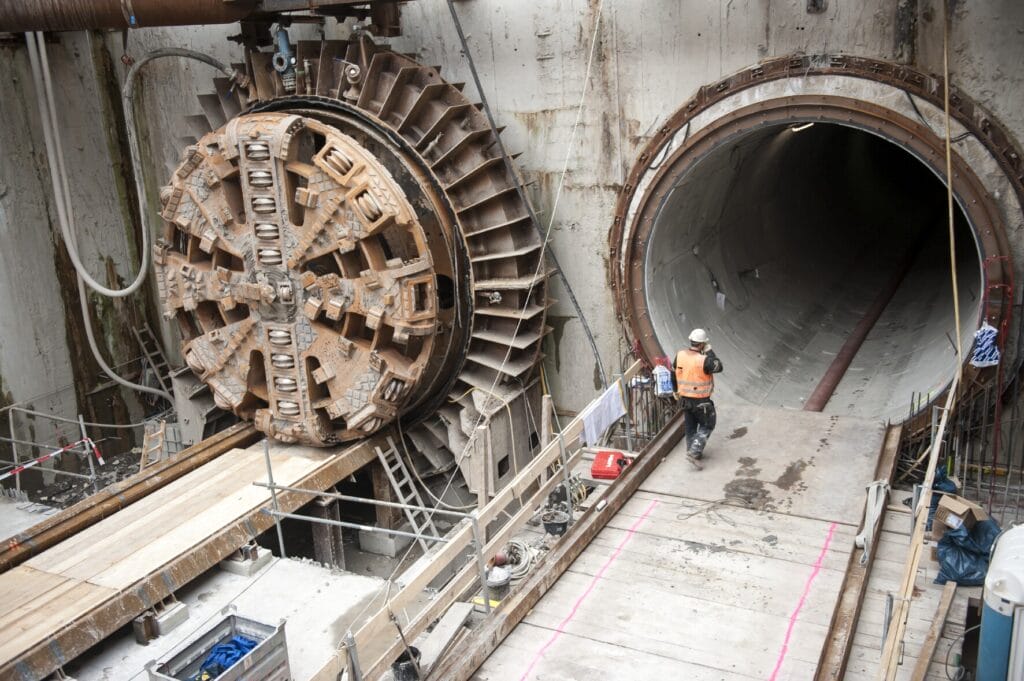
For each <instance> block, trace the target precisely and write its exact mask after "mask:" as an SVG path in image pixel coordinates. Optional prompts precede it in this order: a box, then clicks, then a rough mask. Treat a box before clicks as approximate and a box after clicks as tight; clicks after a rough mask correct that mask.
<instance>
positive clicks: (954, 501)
mask: <svg viewBox="0 0 1024 681" xmlns="http://www.w3.org/2000/svg"><path fill="white" fill-rule="evenodd" d="M986 518H988V515H987V514H986V513H985V510H984V509H983V508H982V507H981V506H978V505H977V504H975V503H973V502H970V501H968V500H967V499H964V498H963V497H958V496H956V495H955V494H943V495H942V498H941V499H939V507H938V508H937V509H936V510H935V518H934V520H933V521H932V532H931V538H932V539H934V540H936V541H938V540H939V539H942V535H944V534H945V533H946V530H947V529H954V530H955V529H957V528H959V527H961V526H965V527H967V529H968V530H970V529H971V528H973V527H974V526H975V525H976V524H978V523H979V522H981V521H982V520H985V519H986Z"/></svg>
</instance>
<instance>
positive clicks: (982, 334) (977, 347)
mask: <svg viewBox="0 0 1024 681" xmlns="http://www.w3.org/2000/svg"><path fill="white" fill-rule="evenodd" d="M998 335H999V332H998V331H997V330H996V328H995V327H994V326H991V325H990V324H989V323H988V322H982V323H981V328H980V329H978V330H977V331H975V332H974V351H973V352H971V366H976V367H978V368H982V367H994V366H996V365H997V364H999V359H1000V355H999V346H998V345H997V344H996V337H997V336H998Z"/></svg>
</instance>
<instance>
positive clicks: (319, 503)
mask: <svg viewBox="0 0 1024 681" xmlns="http://www.w3.org/2000/svg"><path fill="white" fill-rule="evenodd" d="M310 510H311V511H312V515H313V516H315V517H317V518H320V519H322V520H341V510H340V509H339V508H338V500H337V499H331V498H329V497H317V498H316V499H314V500H313V503H312V505H311V506H310ZM311 525H312V527H313V556H314V557H315V558H316V561H317V562H318V563H323V564H325V565H332V566H334V567H337V568H341V569H342V570H344V569H345V543H344V539H343V537H342V533H341V527H338V526H337V525H325V524H323V523H311Z"/></svg>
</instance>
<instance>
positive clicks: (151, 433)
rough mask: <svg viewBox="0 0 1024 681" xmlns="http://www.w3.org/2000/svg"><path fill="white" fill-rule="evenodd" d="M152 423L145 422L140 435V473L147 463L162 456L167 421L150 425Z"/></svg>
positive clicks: (155, 460) (153, 461)
mask: <svg viewBox="0 0 1024 681" xmlns="http://www.w3.org/2000/svg"><path fill="white" fill-rule="evenodd" d="M152 425H153V424H147V425H146V430H145V432H144V433H143V435H142V454H141V455H140V456H139V472H140V473H141V472H142V471H143V470H144V469H145V468H146V466H148V465H149V464H151V463H156V462H157V461H160V460H161V459H162V458H164V440H165V438H166V435H167V431H166V429H167V422H166V421H161V422H160V425H159V426H156V427H150V426H152Z"/></svg>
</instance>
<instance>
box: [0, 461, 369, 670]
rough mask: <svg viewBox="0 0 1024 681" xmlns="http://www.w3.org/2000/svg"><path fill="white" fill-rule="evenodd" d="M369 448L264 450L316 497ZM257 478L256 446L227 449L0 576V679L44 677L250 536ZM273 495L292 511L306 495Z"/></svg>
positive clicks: (256, 522)
mask: <svg viewBox="0 0 1024 681" xmlns="http://www.w3.org/2000/svg"><path fill="white" fill-rule="evenodd" d="M371 445H372V442H370V443H362V444H359V445H356V446H352V447H349V448H347V449H344V450H326V449H315V448H309V447H298V446H289V445H272V446H271V459H272V461H273V467H274V479H275V482H277V483H278V484H281V485H286V486H298V487H305V488H308V489H316V490H318V491H322V490H323V489H326V487H328V486H330V485H332V484H334V483H336V482H337V481H338V480H340V479H342V478H344V477H346V476H348V475H350V474H351V473H353V472H354V471H356V470H358V469H359V468H361V467H362V466H364V465H366V464H367V463H368V462H370V461H371V460H373V459H374V456H373V452H372V447H371ZM266 479H267V470H266V464H265V460H264V453H263V445H262V443H258V444H256V445H253V446H252V447H250V448H248V449H237V450H233V451H231V452H228V453H226V454H224V455H223V456H221V457H219V458H217V459H215V460H213V461H211V462H210V463H208V464H206V465H205V466H203V467H201V468H198V469H196V470H194V471H192V472H190V473H188V474H187V475H185V476H183V477H181V478H179V479H178V480H176V481H174V482H172V483H170V484H169V485H167V486H166V487H164V488H162V489H160V490H158V491H156V492H154V493H153V494H151V495H149V496H147V497H145V498H144V499H141V500H140V501H138V502H136V503H134V504H132V505H131V506H129V507H127V508H126V509H124V510H122V511H121V512H119V513H116V514H114V515H113V516H110V517H108V518H106V519H104V520H102V521H100V522H99V523H97V524H95V525H93V526H92V527H89V528H88V529H86V530H84V531H82V532H80V533H78V534H76V535H74V536H73V537H70V538H69V539H67V540H65V541H64V542H62V543H60V544H57V545H56V546H54V547H53V548H51V549H49V550H48V551H45V552H43V553H41V554H39V555H38V556H35V557H34V558H32V559H31V560H29V561H27V562H26V563H25V564H23V565H21V566H19V567H17V568H15V569H13V570H10V571H8V572H6V573H4V574H2V575H0V630H2V631H3V632H4V636H3V637H2V641H0V678H5V679H6V678H13V679H21V678H38V677H41V676H45V675H46V674H47V673H49V672H50V671H52V670H53V668H56V666H57V665H59V664H61V663H63V662H64V661H66V660H68V659H71V658H73V657H74V656H75V655H78V654H80V653H81V652H83V650H85V649H86V648H87V647H88V646H89V645H91V644H93V643H95V642H96V641H98V640H100V639H101V638H102V637H104V636H106V635H109V634H110V633H112V632H113V631H114V630H116V629H117V628H119V627H121V626H123V625H124V624H125V623H126V622H128V621H130V620H131V619H132V618H133V617H134V616H135V615H137V614H139V613H140V612H141V611H142V610H144V609H145V608H146V607H149V604H150V603H151V602H153V601H154V600H158V599H160V598H163V597H165V596H166V595H167V594H168V593H169V592H170V590H172V589H173V588H175V585H177V586H181V585H182V584H184V583H186V582H187V581H188V580H189V579H191V578H194V577H196V576H198V575H199V574H201V573H202V572H203V571H205V570H207V569H209V568H210V567H212V566H213V565H215V564H216V562H217V561H218V560H220V559H222V558H224V557H226V556H227V555H228V554H229V553H230V552H231V551H233V550H234V549H236V548H237V547H238V546H239V545H241V544H242V543H244V542H245V541H247V540H248V539H250V538H252V536H253V535H254V534H255V533H256V532H258V530H259V527H263V526H266V525H267V524H268V523H269V522H270V521H269V519H268V517H267V516H266V515H265V514H262V513H261V509H262V508H265V507H267V506H268V505H269V501H270V492H269V491H268V490H267V489H266V488H263V487H258V486H256V485H254V484H253V483H255V482H266ZM279 498H280V499H281V506H282V508H283V509H284V510H294V509H295V508H297V507H298V506H300V505H303V504H305V503H308V502H309V501H311V500H312V499H313V498H314V497H313V496H308V495H299V494H284V495H279ZM154 578H155V581H154ZM54 651H57V652H54Z"/></svg>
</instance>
